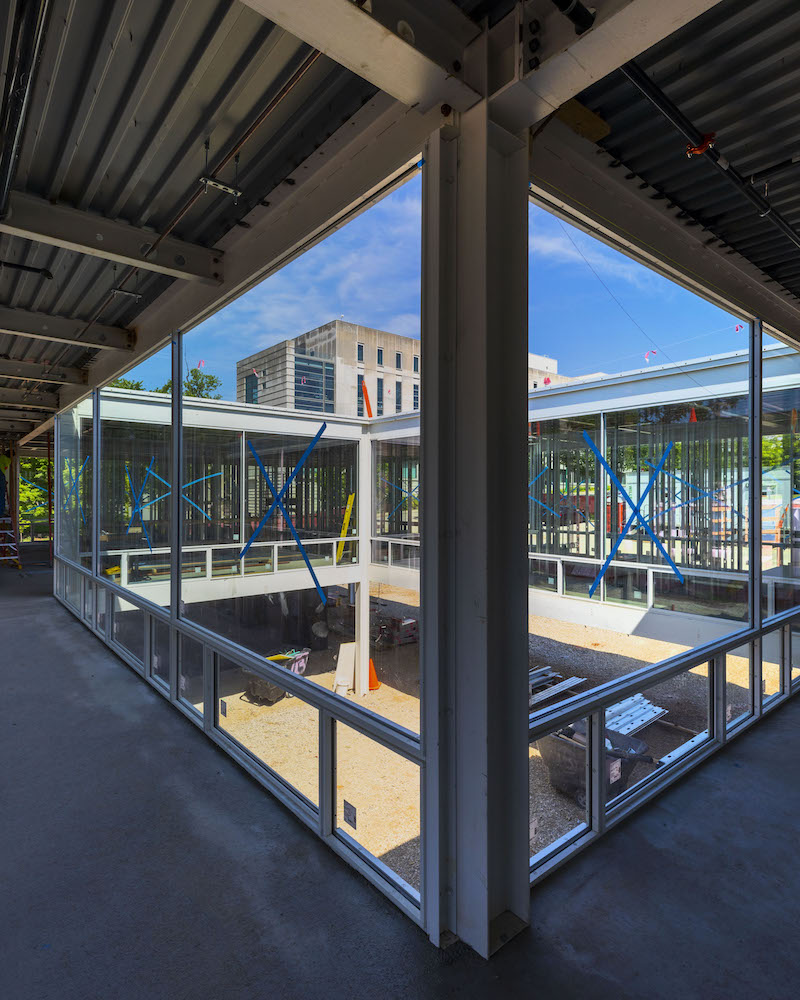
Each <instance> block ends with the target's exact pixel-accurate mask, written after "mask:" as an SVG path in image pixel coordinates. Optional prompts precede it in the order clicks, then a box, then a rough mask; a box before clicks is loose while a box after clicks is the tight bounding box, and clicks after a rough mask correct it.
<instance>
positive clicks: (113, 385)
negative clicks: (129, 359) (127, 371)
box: [108, 378, 144, 392]
mask: <svg viewBox="0 0 800 1000" xmlns="http://www.w3.org/2000/svg"><path fill="white" fill-rule="evenodd" d="M108 385H109V388H110V389H137V390H138V391H139V392H141V391H142V390H143V389H144V382H142V380H141V379H135V378H115V379H114V381H113V382H109V384H108Z"/></svg>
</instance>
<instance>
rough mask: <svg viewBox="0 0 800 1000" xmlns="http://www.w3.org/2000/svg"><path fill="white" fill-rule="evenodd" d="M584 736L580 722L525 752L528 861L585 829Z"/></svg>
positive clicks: (534, 744)
mask: <svg viewBox="0 0 800 1000" xmlns="http://www.w3.org/2000/svg"><path fill="white" fill-rule="evenodd" d="M586 734H587V728H586V720H585V719H580V720H578V721H576V722H575V723H574V724H572V725H569V726H563V727H561V728H560V729H559V730H557V731H556V732H554V733H550V734H548V735H547V736H543V737H541V738H540V739H538V740H533V741H532V742H531V744H530V746H529V748H528V783H529V798H528V801H529V823H530V854H531V857H534V856H535V855H537V854H540V853H541V852H542V851H544V850H545V849H546V848H548V847H550V846H551V845H552V844H554V843H556V841H559V840H561V838H562V837H566V836H567V835H568V834H571V833H575V832H578V831H580V830H581V829H583V828H585V827H586V765H587V760H588V747H587V737H586Z"/></svg>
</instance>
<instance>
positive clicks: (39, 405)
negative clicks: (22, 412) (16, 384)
mask: <svg viewBox="0 0 800 1000" xmlns="http://www.w3.org/2000/svg"><path fill="white" fill-rule="evenodd" d="M6 406H24V407H28V408H30V409H32V410H57V409H58V393H56V392H30V391H29V390H28V389H2V388H0V407H6Z"/></svg>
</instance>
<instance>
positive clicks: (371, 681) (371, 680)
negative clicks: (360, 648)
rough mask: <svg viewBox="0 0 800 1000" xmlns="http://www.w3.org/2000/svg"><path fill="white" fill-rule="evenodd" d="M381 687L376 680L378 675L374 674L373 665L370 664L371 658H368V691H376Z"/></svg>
mask: <svg viewBox="0 0 800 1000" xmlns="http://www.w3.org/2000/svg"><path fill="white" fill-rule="evenodd" d="M380 686H381V682H380V681H379V680H378V675H377V674H376V673H375V664H374V663H373V662H372V657H370V658H369V689H370V691H377V690H378V688H379V687H380Z"/></svg>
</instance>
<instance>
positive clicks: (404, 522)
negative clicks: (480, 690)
mask: <svg viewBox="0 0 800 1000" xmlns="http://www.w3.org/2000/svg"><path fill="white" fill-rule="evenodd" d="M409 423H410V421H409ZM414 424H415V427H411V426H410V427H409V428H408V431H404V432H402V436H401V437H396V436H386V437H383V436H381V435H382V433H383V434H386V433H389V432H381V430H380V426H379V425H377V426H376V429H375V434H374V439H373V443H372V463H373V484H374V485H373V497H374V500H373V503H374V510H373V524H374V526H373V532H374V534H373V538H372V551H371V566H370V579H369V593H370V658H371V660H372V664H373V667H374V670H375V679H376V681H377V682H378V683H380V684H381V685H382V686H385V687H384V690H383V693H382V694H381V692H380V690H378V691H376V692H375V695H374V697H375V699H376V701H377V700H380V701H381V702H382V705H381V710H382V714H385V715H387V716H388V717H389V718H391V719H392V720H393V721H395V722H398V723H400V725H402V726H404V727H405V728H407V729H411V730H413V731H414V732H418V731H419V724H420V722H419V720H420V634H421V630H422V602H421V600H420V584H419V580H420V558H421V551H422V538H421V534H420V511H421V504H422V491H421V483H420V439H419V424H418V423H417V422H416V421H414ZM414 431H416V432H414ZM391 433H392V434H396V433H397V432H391Z"/></svg>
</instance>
